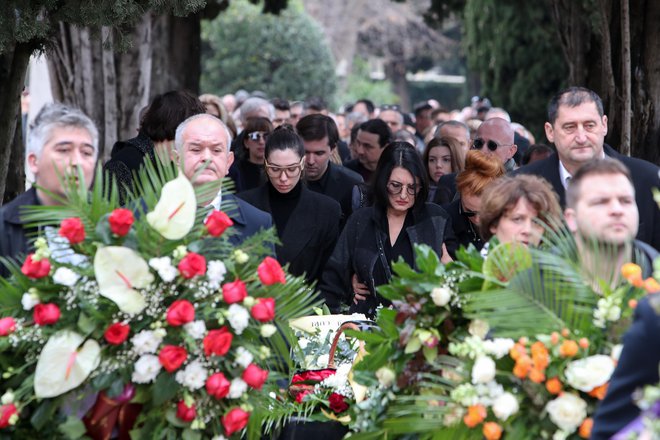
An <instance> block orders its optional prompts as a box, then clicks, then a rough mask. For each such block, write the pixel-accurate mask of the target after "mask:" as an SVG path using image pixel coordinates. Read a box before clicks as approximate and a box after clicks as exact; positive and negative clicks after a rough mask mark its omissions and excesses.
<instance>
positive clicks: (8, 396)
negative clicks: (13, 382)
mask: <svg viewBox="0 0 660 440" xmlns="http://www.w3.org/2000/svg"><path fill="white" fill-rule="evenodd" d="M15 397H16V396H14V393H13V392H12V391H11V390H9V391H7V392H6V393H5V394H3V395H2V398H1V399H0V402H2V404H3V405H8V404H10V403H14V398H15Z"/></svg>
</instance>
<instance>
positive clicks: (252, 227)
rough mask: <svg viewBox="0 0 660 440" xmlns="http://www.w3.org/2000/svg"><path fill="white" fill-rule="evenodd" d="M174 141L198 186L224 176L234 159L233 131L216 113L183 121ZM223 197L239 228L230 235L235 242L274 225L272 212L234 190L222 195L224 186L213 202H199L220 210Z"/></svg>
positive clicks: (238, 242) (228, 213) (235, 225)
mask: <svg viewBox="0 0 660 440" xmlns="http://www.w3.org/2000/svg"><path fill="white" fill-rule="evenodd" d="M174 145H175V147H176V151H177V153H178V155H179V157H180V159H181V169H182V170H183V173H184V174H185V175H186V177H187V178H188V179H190V180H191V181H192V182H193V185H195V186H199V185H202V184H204V183H208V182H215V181H219V180H221V179H222V178H223V177H225V176H226V175H227V173H228V171H229V167H230V166H231V164H232V162H233V161H234V153H233V152H232V151H230V148H229V146H230V145H231V133H230V132H229V129H227V126H226V125H225V124H224V123H223V122H222V121H221V120H220V119H218V118H216V117H215V116H213V115H209V114H199V115H195V116H191V117H189V118H188V119H186V120H185V121H183V122H182V123H181V124H180V125H179V126H178V127H177V129H176V135H175V138H174ZM193 179H194V180H193ZM221 201H222V207H223V209H225V210H226V213H227V215H228V216H229V218H231V219H232V221H233V222H234V226H233V228H232V229H233V230H234V231H236V232H237V234H234V235H232V236H230V238H229V240H230V242H231V243H232V244H234V245H238V244H240V243H241V242H242V241H243V240H245V239H246V238H248V237H250V236H251V235H253V234H255V233H257V232H259V231H260V230H263V229H269V228H270V227H271V226H272V225H273V220H272V218H271V216H270V214H268V213H266V212H263V211H261V210H259V209H257V208H255V207H254V206H252V205H250V204H249V203H247V202H245V201H243V200H241V199H239V198H237V197H234V196H233V195H232V194H225V195H224V196H223V194H222V188H221V189H220V191H219V192H218V194H217V195H216V197H215V199H213V200H212V201H210V203H209V200H206V201H199V202H201V203H200V206H205V207H208V206H213V208H215V209H218V210H219V209H220V204H221Z"/></svg>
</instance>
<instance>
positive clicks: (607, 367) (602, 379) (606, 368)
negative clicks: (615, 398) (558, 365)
mask: <svg viewBox="0 0 660 440" xmlns="http://www.w3.org/2000/svg"><path fill="white" fill-rule="evenodd" d="M614 367H615V365H614V361H613V360H612V358H611V357H609V356H605V355H602V354H599V355H595V356H589V357H587V358H584V359H580V360H577V361H573V362H571V363H570V364H568V367H566V370H565V371H564V374H565V375H566V382H568V384H569V385H570V386H572V387H573V388H575V389H577V390H580V391H584V392H585V393H588V392H589V391H591V390H593V389H594V388H596V387H599V386H601V385H603V384H605V383H606V382H607V381H608V380H610V377H611V376H612V373H613V372H614Z"/></svg>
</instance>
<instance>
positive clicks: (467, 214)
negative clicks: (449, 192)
mask: <svg viewBox="0 0 660 440" xmlns="http://www.w3.org/2000/svg"><path fill="white" fill-rule="evenodd" d="M458 213H459V214H460V215H464V216H465V217H474V216H475V215H479V212H478V211H470V210H469V209H465V206H463V202H461V203H459V204H458Z"/></svg>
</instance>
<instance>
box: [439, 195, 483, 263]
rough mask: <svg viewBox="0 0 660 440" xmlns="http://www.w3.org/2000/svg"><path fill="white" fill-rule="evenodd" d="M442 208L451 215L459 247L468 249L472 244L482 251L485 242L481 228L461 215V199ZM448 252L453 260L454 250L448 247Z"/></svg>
mask: <svg viewBox="0 0 660 440" xmlns="http://www.w3.org/2000/svg"><path fill="white" fill-rule="evenodd" d="M442 207H443V208H444V209H445V211H447V214H449V217H450V218H451V226H452V228H453V231H454V235H455V236H456V240H457V241H458V247H460V246H461V245H462V246H465V247H466V248H467V247H468V246H469V245H470V243H472V244H473V245H474V247H476V248H477V249H478V250H481V248H483V247H484V242H483V240H482V239H481V235H480V234H479V227H478V226H477V225H474V224H472V222H470V219H469V218H467V217H466V216H464V215H463V214H461V209H460V207H461V198H460V197H458V198H457V199H456V200H454V201H453V202H451V203H449V204H447V205H442ZM447 250H448V251H449V253H450V254H451V256H452V258H454V255H455V253H454V252H453V250H452V249H450V248H449V247H447Z"/></svg>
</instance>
